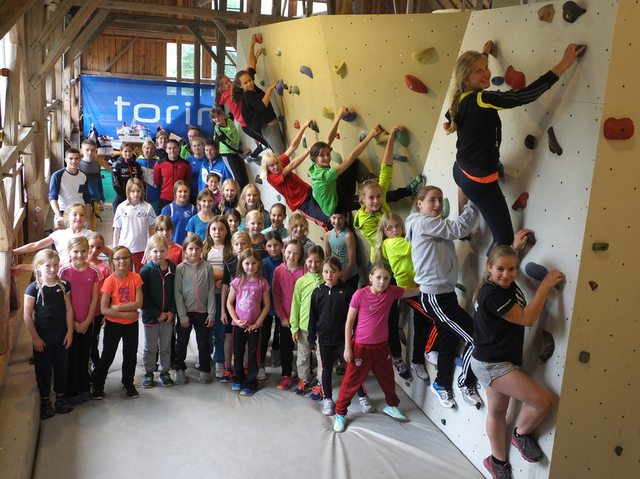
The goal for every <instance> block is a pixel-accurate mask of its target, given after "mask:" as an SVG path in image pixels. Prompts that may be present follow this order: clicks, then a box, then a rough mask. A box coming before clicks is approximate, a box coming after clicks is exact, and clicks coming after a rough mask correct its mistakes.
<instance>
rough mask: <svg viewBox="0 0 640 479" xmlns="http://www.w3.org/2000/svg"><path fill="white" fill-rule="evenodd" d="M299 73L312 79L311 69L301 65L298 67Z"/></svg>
mask: <svg viewBox="0 0 640 479" xmlns="http://www.w3.org/2000/svg"><path fill="white" fill-rule="evenodd" d="M300 73H302V74H304V75H307V76H308V77H309V78H313V72H312V71H311V68H309V67H308V66H305V65H302V66H301V67H300Z"/></svg>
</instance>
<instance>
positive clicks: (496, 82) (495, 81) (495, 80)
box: [491, 77, 504, 86]
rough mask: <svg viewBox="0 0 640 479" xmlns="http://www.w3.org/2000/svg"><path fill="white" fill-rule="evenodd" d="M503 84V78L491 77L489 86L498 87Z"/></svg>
mask: <svg viewBox="0 0 640 479" xmlns="http://www.w3.org/2000/svg"><path fill="white" fill-rule="evenodd" d="M503 83H504V77H493V78H492V79H491V84H492V85H495V86H500V85H502V84H503Z"/></svg>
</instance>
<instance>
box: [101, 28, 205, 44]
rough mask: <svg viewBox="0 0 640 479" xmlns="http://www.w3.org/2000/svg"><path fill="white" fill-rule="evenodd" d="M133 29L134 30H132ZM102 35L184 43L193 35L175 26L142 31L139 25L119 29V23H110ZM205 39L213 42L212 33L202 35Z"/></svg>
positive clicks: (189, 40) (188, 41) (191, 39)
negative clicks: (160, 29) (169, 28)
mask: <svg viewBox="0 0 640 479" xmlns="http://www.w3.org/2000/svg"><path fill="white" fill-rule="evenodd" d="M134 30H135V32H134ZM103 36H111V37H124V38H131V37H132V36H137V37H139V38H148V39H150V40H166V41H170V42H177V41H182V42H186V43H190V42H193V35H192V34H191V32H190V31H189V30H186V29H185V30H184V32H183V31H182V30H178V29H176V28H175V27H174V28H172V29H171V30H170V31H166V32H165V31H143V30H140V28H139V26H138V28H137V29H135V28H127V29H120V24H118V25H115V24H112V25H111V27H109V28H108V29H107V30H105V31H104V32H103ZM203 37H204V38H205V39H207V41H208V42H210V43H215V37H213V36H212V35H211V36H209V35H203Z"/></svg>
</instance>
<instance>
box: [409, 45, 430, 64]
mask: <svg viewBox="0 0 640 479" xmlns="http://www.w3.org/2000/svg"><path fill="white" fill-rule="evenodd" d="M435 52H436V49H435V48H433V47H430V48H427V49H426V50H422V51H420V52H413V53H412V54H411V58H413V59H414V60H415V61H416V62H417V63H419V64H420V65H426V64H427V63H429V61H430V60H431V59H432V58H433V54H434V53H435Z"/></svg>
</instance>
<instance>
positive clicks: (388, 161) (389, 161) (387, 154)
mask: <svg viewBox="0 0 640 479" xmlns="http://www.w3.org/2000/svg"><path fill="white" fill-rule="evenodd" d="M400 130H404V127H403V126H400V125H396V126H394V127H393V128H391V133H389V139H388V140H387V147H386V148H385V149H384V156H383V157H382V163H383V164H384V165H393V145H394V144H395V142H396V132H398V131H400Z"/></svg>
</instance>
